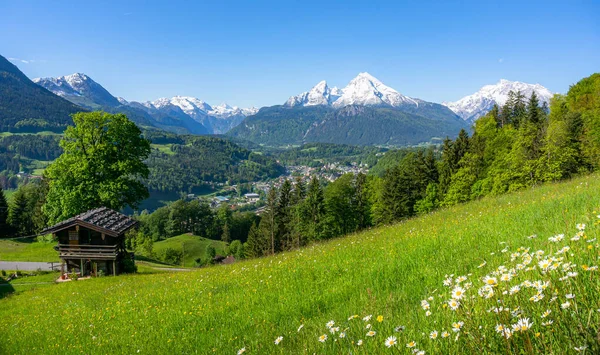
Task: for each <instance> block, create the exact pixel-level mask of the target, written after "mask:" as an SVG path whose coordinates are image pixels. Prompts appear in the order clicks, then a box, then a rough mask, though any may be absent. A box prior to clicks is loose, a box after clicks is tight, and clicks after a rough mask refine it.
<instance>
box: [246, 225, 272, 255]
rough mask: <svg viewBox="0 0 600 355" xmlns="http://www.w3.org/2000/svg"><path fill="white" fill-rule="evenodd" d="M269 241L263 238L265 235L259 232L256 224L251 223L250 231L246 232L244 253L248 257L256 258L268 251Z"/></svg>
mask: <svg viewBox="0 0 600 355" xmlns="http://www.w3.org/2000/svg"><path fill="white" fill-rule="evenodd" d="M269 244H270V243H269V241H268V240H267V239H266V238H265V235H264V234H263V233H262V232H261V230H260V228H259V227H258V225H257V224H256V222H255V223H252V227H250V231H249V232H248V240H246V244H244V254H245V255H246V257H249V258H258V257H261V256H263V255H265V254H267V253H268V250H269Z"/></svg>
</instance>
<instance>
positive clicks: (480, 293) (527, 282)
mask: <svg viewBox="0 0 600 355" xmlns="http://www.w3.org/2000/svg"><path fill="white" fill-rule="evenodd" d="M528 239H535V240H534V241H533V242H534V243H535V244H538V243H537V242H538V241H539V242H541V243H543V244H545V246H546V249H545V250H544V249H537V248H535V249H534V248H533V247H519V248H517V249H516V250H514V251H512V252H511V248H510V247H508V246H504V248H503V249H502V250H501V251H500V253H492V254H493V255H500V256H501V257H498V258H497V259H499V260H500V263H501V264H500V265H499V266H497V267H495V268H492V267H491V266H490V265H489V263H488V262H487V261H483V262H482V263H481V264H479V266H477V268H478V269H480V270H482V271H483V272H485V274H483V275H482V276H480V277H474V276H473V274H467V275H461V276H456V275H453V274H451V275H446V276H445V279H444V280H443V281H442V285H443V286H444V287H443V289H442V292H437V290H436V291H434V292H436V293H437V297H435V298H434V297H432V296H430V297H428V298H427V299H424V300H422V301H421V308H422V310H423V311H424V312H425V314H424V315H425V317H426V319H429V318H433V319H435V320H434V321H433V322H432V323H433V324H435V325H437V326H440V325H441V326H443V328H442V329H441V330H440V329H429V330H427V331H426V332H425V333H427V334H429V340H430V341H436V340H437V339H438V338H439V337H440V334H441V338H444V337H449V336H450V335H451V334H453V335H454V342H453V343H452V344H453V347H454V348H455V349H454V351H457V352H460V349H463V351H464V349H470V350H469V351H471V350H472V351H473V352H475V351H476V350H477V349H478V347H480V346H482V344H485V346H486V347H487V348H489V349H494V351H499V352H504V351H508V352H511V351H514V350H515V349H525V351H526V352H527V353H539V352H544V349H545V347H544V343H545V342H548V341H558V342H564V343H567V344H568V343H573V344H578V345H577V346H579V347H581V345H580V344H582V343H586V342H590V339H594V336H595V335H594V334H597V332H598V329H597V325H598V323H599V321H600V316H599V313H600V308H598V306H599V305H598V304H594V303H593V298H592V299H590V298H589V297H588V295H589V294H597V293H599V292H600V280H598V273H597V270H598V265H597V263H598V260H599V258H600V257H599V254H598V248H599V245H598V242H597V241H596V238H591V237H589V236H588V234H587V233H586V224H583V223H579V224H577V225H576V232H575V233H574V234H573V235H572V236H570V237H568V236H566V235H565V234H557V235H553V236H550V237H548V238H547V239H546V240H547V241H544V240H540V238H537V236H536V238H532V237H528ZM541 243H540V244H541ZM502 244H505V243H502ZM580 263H581V264H580ZM592 264H593V265H592ZM434 299H435V300H437V302H434ZM432 312H433V313H432ZM432 314H433V316H432ZM552 325H554V327H556V326H560V327H565V329H567V328H572V327H579V329H578V332H575V333H573V332H572V331H569V330H566V331H565V332H559V331H557V330H556V328H553V327H551V326H552ZM446 329H449V331H448V330H446ZM565 334H566V336H565ZM461 336H462V338H463V339H461ZM592 342H593V341H592ZM465 346H466V347H465ZM470 346H471V347H472V348H469V347H470ZM593 346H594V349H599V347H600V344H599V342H597V341H596V342H595V344H594V345H592V344H586V345H585V347H584V349H590V348H592V347H593ZM574 347H575V345H574V346H573V347H571V349H573V348H574ZM429 348H430V349H431V348H432V349H437V351H441V350H440V348H437V347H434V346H430V347H429ZM499 349H501V350H499ZM443 351H449V352H454V351H450V350H448V349H446V350H443ZM532 351H533V352H532ZM599 351H600V349H599Z"/></svg>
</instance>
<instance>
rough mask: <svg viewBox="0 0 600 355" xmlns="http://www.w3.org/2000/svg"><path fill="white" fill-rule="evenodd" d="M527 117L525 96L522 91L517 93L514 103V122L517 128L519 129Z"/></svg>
mask: <svg viewBox="0 0 600 355" xmlns="http://www.w3.org/2000/svg"><path fill="white" fill-rule="evenodd" d="M526 116H527V107H526V104H525V95H523V93H522V92H521V91H517V92H516V93H515V94H514V96H513V103H512V122H513V125H514V126H515V127H516V128H519V126H520V125H521V123H522V122H523V120H524V119H525V117H526Z"/></svg>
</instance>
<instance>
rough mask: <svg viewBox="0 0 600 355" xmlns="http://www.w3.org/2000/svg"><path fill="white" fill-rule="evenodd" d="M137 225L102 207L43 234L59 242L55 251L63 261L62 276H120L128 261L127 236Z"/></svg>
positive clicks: (66, 221)
mask: <svg viewBox="0 0 600 355" xmlns="http://www.w3.org/2000/svg"><path fill="white" fill-rule="evenodd" d="M136 225H137V221H135V220H134V219H131V218H129V217H127V216H125V215H123V214H121V213H119V212H116V211H113V210H111V209H109V208H106V207H101V208H97V209H93V210H90V211H87V212H85V213H82V214H80V215H77V216H75V217H72V218H69V219H67V220H65V221H62V222H60V223H58V224H56V225H54V226H52V227H49V228H46V229H45V230H44V231H42V233H44V234H49V233H52V235H53V236H54V237H55V238H56V239H58V245H57V247H56V249H57V250H58V252H59V254H60V255H59V256H60V259H61V260H62V261H63V274H64V272H69V273H72V272H75V273H78V274H79V275H80V276H88V275H94V276H97V275H98V273H104V274H105V275H117V274H119V273H121V272H122V271H123V268H124V262H125V259H126V258H128V257H129V256H128V254H127V250H126V249H125V233H126V232H127V231H128V230H130V229H131V228H133V227H135V226H136ZM65 267H66V270H65V269H64V268H65Z"/></svg>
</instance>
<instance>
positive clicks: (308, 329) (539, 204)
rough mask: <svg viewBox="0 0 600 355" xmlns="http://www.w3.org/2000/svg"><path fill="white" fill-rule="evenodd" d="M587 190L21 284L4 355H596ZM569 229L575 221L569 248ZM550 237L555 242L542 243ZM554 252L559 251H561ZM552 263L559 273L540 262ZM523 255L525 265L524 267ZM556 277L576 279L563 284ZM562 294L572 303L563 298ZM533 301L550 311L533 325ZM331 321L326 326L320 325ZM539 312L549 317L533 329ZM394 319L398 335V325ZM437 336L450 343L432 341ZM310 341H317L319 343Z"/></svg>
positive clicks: (597, 301) (581, 182)
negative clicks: (389, 343)
mask: <svg viewBox="0 0 600 355" xmlns="http://www.w3.org/2000/svg"><path fill="white" fill-rule="evenodd" d="M598 191H600V179H599V176H598V175H592V176H588V177H583V178H580V179H576V180H573V181H570V182H567V183H561V184H554V185H548V186H544V187H540V188H536V189H531V190H527V191H522V192H519V193H515V194H510V195H505V196H500V197H497V198H486V199H483V200H480V201H475V202H472V203H469V204H466V205H462V206H456V207H453V208H450V209H446V210H440V211H437V212H435V213H432V214H429V215H426V216H423V217H420V218H416V219H412V220H409V221H405V222H403V223H400V224H397V225H394V226H390V227H383V228H376V229H373V230H370V231H367V232H364V233H360V234H357V235H352V236H348V237H346V238H342V239H337V240H332V241H329V242H326V243H322V244H317V245H313V246H310V247H307V248H304V249H302V250H298V251H294V252H288V253H284V254H280V255H277V256H274V257H268V258H263V259H257V260H248V261H244V262H239V263H236V264H234V265H230V266H217V267H212V268H205V269H199V270H197V271H193V272H181V273H164V274H157V275H130V276H120V277H117V278H113V277H105V278H98V279H93V280H88V281H85V282H84V281H82V282H72V283H67V284H59V285H53V286H52V287H49V288H46V289H44V291H43V292H36V291H26V292H23V293H20V294H18V295H14V296H9V297H7V298H6V299H4V300H1V301H0V329H3V341H2V342H0V353H3V354H19V353H24V352H26V353H37V354H41V353H50V354H75V353H82V352H83V353H90V354H96V353H138V352H139V353H153V354H154V353H169V354H171V353H173V354H182V353H186V354H187V353H192V354H206V353H216V354H235V353H236V352H237V351H238V350H239V349H241V348H245V349H246V350H247V353H252V354H271V353H275V354H300V353H310V354H312V353H318V354H323V353H327V354H348V353H352V354H379V353H381V354H387V353H390V352H393V353H405V354H410V353H411V351H410V350H411V349H412V348H411V349H409V348H407V347H406V344H410V342H411V341H415V342H416V343H417V344H416V346H415V348H419V349H424V350H425V351H426V352H427V354H465V353H480V354H497V353H507V354H508V353H521V354H539V353H546V354H550V353H554V354H565V353H573V352H575V350H574V348H575V347H578V348H579V347H581V346H587V349H586V350H585V351H586V352H585V353H587V354H592V353H598V352H599V351H600V349H599V345H598V339H597V334H598V327H599V324H600V311H597V309H599V308H600V282H599V280H598V271H594V266H597V265H598V248H599V245H598V242H597V241H596V238H597V237H598V236H599V235H600V233H599V232H598V230H600V226H598V223H597V220H598V218H597V217H596V215H598V214H599V213H600V212H598V210H597V208H598V207H599V206H600V194H599V193H598ZM577 223H585V224H587V229H585V232H582V233H580V236H581V238H580V240H578V241H571V239H570V238H571V237H573V236H575V233H577V229H576V227H575V226H576V224H577ZM559 233H564V234H565V237H564V238H563V240H562V241H560V242H558V243H552V242H550V241H549V240H548V238H549V237H552V236H554V235H557V234H559ZM534 234H535V235H537V238H528V237H527V236H531V235H534ZM564 246H570V247H571V250H570V251H567V252H566V253H564V254H557V252H559V251H561V250H563V251H564V248H563V247H564ZM520 247H524V248H530V249H519V248H520ZM538 250H544V254H540V253H537V252H536V251H538ZM515 254H516V256H515ZM551 256H552V257H553V258H554V259H550V260H552V263H554V264H556V265H558V266H557V267H558V269H557V271H548V272H546V271H543V270H541V269H539V268H538V262H539V261H543V259H544V258H546V257H551ZM513 257H514V260H511V258H513ZM526 258H529V259H533V261H532V262H530V263H529V264H525V261H524V260H525V259H526ZM560 258H562V259H560ZM530 261H531V260H530ZM570 262H572V264H569V263H570ZM524 264H525V265H526V266H523V265H524ZM501 265H502V266H506V268H507V269H508V270H509V271H504V269H503V268H498V267H499V266H501ZM519 265H521V266H519ZM478 266H479V267H478ZM499 271H500V272H499ZM567 271H569V272H572V273H573V274H572V275H571V276H569V278H568V279H567V280H565V279H564V276H563V275H566V272H567ZM504 273H509V274H510V277H512V278H513V281H511V282H507V283H504V282H503V281H497V282H498V283H497V285H496V286H494V287H491V288H492V290H493V291H494V292H495V293H494V295H493V296H492V297H490V298H489V299H486V298H482V297H480V296H479V295H478V290H479V289H480V288H481V287H482V286H483V282H482V278H483V277H484V276H485V275H491V276H494V275H497V276H494V277H496V278H497V279H498V280H499V279H500V278H501V276H502V277H503V274H504ZM447 275H454V276H453V277H454V278H458V276H459V275H464V276H465V277H466V278H467V280H466V281H463V282H462V283H460V285H462V286H463V287H464V289H465V290H464V292H465V293H466V294H467V295H468V297H467V298H462V299H460V302H461V303H462V304H461V305H460V307H459V308H458V309H457V310H456V311H451V310H449V307H448V306H443V305H444V304H446V305H447V303H446V301H447V300H449V299H450V297H451V296H450V294H449V293H450V291H451V289H449V288H446V287H445V286H443V284H442V282H443V280H444V279H445V278H446V276H447ZM558 276H561V277H560V278H559V277H558ZM537 280H542V281H549V282H550V284H549V285H550V286H549V287H547V288H546V287H543V288H542V287H541V286H540V291H541V292H542V294H544V295H545V297H544V298H543V299H542V300H541V301H539V302H533V301H530V300H529V299H530V297H532V295H535V294H536V292H534V290H533V289H531V288H530V287H526V286H522V291H521V292H519V293H517V294H516V296H509V295H508V286H506V285H509V284H510V286H512V284H513V283H514V282H519V283H521V284H522V285H525V281H529V282H534V281H537ZM451 284H452V287H454V285H456V281H451ZM469 284H471V286H470V285H469ZM503 290H505V291H506V293H507V294H506V295H503V293H504V292H503ZM484 291H485V289H484ZM483 293H484V294H485V293H487V291H485V292H483ZM569 294H573V295H574V297H575V298H573V299H570V304H569V305H568V306H564V305H565V303H566V302H567V301H568V300H569V298H567V295H569ZM422 300H428V301H427V302H428V303H429V304H430V306H428V307H425V308H429V310H430V311H431V312H432V313H431V315H429V316H427V313H426V310H424V309H422V305H423V304H422ZM495 307H506V308H510V310H511V312H512V313H513V314H514V317H512V316H511V312H506V311H504V310H502V311H500V312H499V313H498V314H496V313H495V312H493V308H495ZM545 310H550V311H551V314H550V315H549V316H547V317H546V318H542V315H543V314H542V313H543V312H544V311H545ZM488 311H491V312H488ZM354 315H356V316H357V317H353V316H354ZM368 315H373V317H372V318H371V319H369V320H368V321H363V320H362V317H365V316H368ZM379 316H381V317H379ZM520 318H529V320H530V322H533V326H532V327H531V329H529V330H524V329H523V330H522V331H521V330H517V331H515V333H513V334H512V335H511V337H510V338H509V339H503V338H502V336H501V335H499V334H497V333H496V332H495V330H494V327H495V326H496V325H497V324H504V325H506V326H507V327H508V328H511V326H510V325H511V324H516V323H517V321H518V319H520ZM332 320H333V321H335V325H334V326H333V328H334V329H333V330H334V331H335V334H333V333H332V331H331V330H329V329H328V328H327V327H326V323H327V322H329V321H332ZM550 320H552V321H553V322H554V324H553V325H551V326H544V325H543V324H544V323H545V322H548V321H550ZM458 322H464V323H463V324H462V327H460V328H461V329H460V331H458V332H454V331H452V330H451V328H452V327H453V323H457V324H456V327H458V326H459V325H460V323H458ZM522 322H524V321H522ZM301 325H302V326H303V327H302V328H301V329H299V327H300V326H301ZM368 325H371V326H370V329H367V326H368ZM336 326H339V329H335V328H336ZM397 326H405V329H404V330H403V331H401V332H395V330H394V328H395V327H397ZM480 326H481V328H480ZM525 328H527V327H525ZM370 330H372V331H374V332H375V335H374V336H372V337H370V336H368V335H367V332H368V331H370ZM434 330H437V331H438V332H439V333H438V334H439V335H438V337H437V338H436V339H435V340H433V339H430V337H429V335H430V333H431V332H432V331H434ZM443 331H448V332H449V333H450V334H451V336H449V337H446V338H442V334H443V333H442V332H443ZM342 332H343V333H344V335H345V337H343V338H342V337H340V334H341V333H342ZM322 335H327V336H328V339H327V340H325V341H324V342H323V343H322V342H320V341H319V336H322ZM392 335H393V336H395V337H396V340H395V341H396V344H395V345H393V348H392V349H388V348H386V347H385V344H384V341H385V340H386V338H387V337H388V336H392ZM279 336H282V337H283V340H282V341H281V343H280V344H279V345H276V344H275V343H274V341H275V339H276V338H277V337H279ZM359 340H362V341H363V343H362V345H360V346H359V345H358V344H359ZM391 340H393V339H391ZM410 345H412V344H410Z"/></svg>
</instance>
